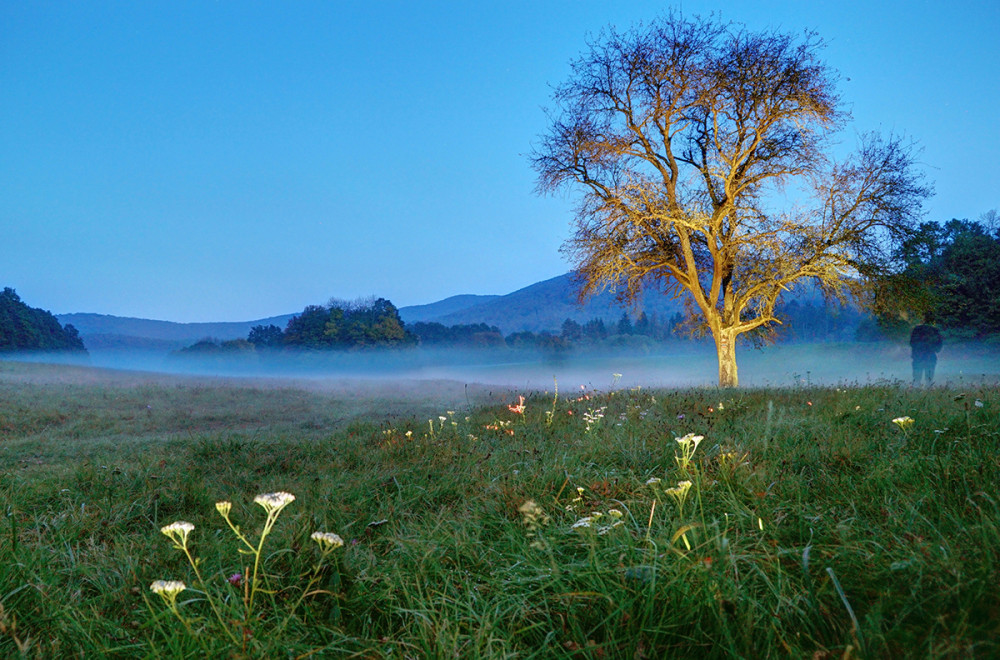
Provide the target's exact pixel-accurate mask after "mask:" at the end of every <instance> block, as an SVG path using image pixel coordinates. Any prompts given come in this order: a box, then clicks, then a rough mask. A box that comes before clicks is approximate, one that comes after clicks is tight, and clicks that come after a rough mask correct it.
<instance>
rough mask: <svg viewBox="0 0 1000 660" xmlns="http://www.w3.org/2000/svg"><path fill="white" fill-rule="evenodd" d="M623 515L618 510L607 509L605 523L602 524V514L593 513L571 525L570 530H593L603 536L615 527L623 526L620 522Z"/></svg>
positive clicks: (598, 512)
mask: <svg viewBox="0 0 1000 660" xmlns="http://www.w3.org/2000/svg"><path fill="white" fill-rule="evenodd" d="M624 515H625V514H623V513H622V512H621V510H620V509H608V513H607V522H604V514H603V513H601V512H600V511H593V512H591V514H590V515H589V516H584V517H582V518H580V519H579V520H577V521H576V522H575V523H573V525H572V526H571V527H570V529H593V530H595V531H596V532H597V534H598V535H599V536H604V535H605V534H607V533H608V532H610V531H611V530H612V529H614V528H615V527H619V526H621V525H623V524H625V523H624V522H623V520H622V518H623V517H624Z"/></svg>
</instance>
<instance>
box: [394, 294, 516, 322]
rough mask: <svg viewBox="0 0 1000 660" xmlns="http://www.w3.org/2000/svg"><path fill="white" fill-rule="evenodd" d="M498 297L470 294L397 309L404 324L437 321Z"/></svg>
mask: <svg viewBox="0 0 1000 660" xmlns="http://www.w3.org/2000/svg"><path fill="white" fill-rule="evenodd" d="M500 297H501V296H476V295H472V294H463V295H459V296H452V297H450V298H445V299H444V300H439V301H437V302H433V303H429V304H427V305H410V306H409V307H401V308H400V309H399V316H400V317H401V318H402V319H403V321H404V322H405V323H419V322H421V321H425V322H427V321H436V320H437V319H439V318H441V317H443V316H447V315H448V314H455V313H458V312H461V311H464V310H466V309H469V308H470V307H475V306H476V305H482V304H485V303H488V302H491V301H493V300H496V299H497V298H500Z"/></svg>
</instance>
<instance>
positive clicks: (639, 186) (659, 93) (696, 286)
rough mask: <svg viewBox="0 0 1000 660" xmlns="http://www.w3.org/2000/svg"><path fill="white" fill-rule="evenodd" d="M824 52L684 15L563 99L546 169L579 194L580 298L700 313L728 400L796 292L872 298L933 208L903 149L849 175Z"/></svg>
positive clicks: (864, 157)
mask: <svg viewBox="0 0 1000 660" xmlns="http://www.w3.org/2000/svg"><path fill="white" fill-rule="evenodd" d="M821 50H822V43H821V42H820V41H819V40H818V39H817V38H816V37H815V35H812V34H811V33H806V34H804V35H803V36H802V37H801V38H795V37H794V36H791V35H788V34H783V33H780V32H776V31H764V32H752V31H750V30H748V29H746V28H745V27H742V26H739V25H733V24H721V23H718V22H716V21H714V20H712V19H702V18H695V19H687V18H684V17H683V16H681V15H679V14H671V15H668V16H665V17H663V18H661V19H659V20H657V21H654V22H652V23H650V24H645V25H639V26H638V27H635V28H633V29H631V30H630V31H628V32H618V31H616V30H614V29H608V30H606V31H605V32H603V33H602V34H601V35H600V36H599V37H597V38H596V39H595V40H593V41H592V42H591V43H590V44H589V48H588V49H587V51H586V52H585V53H584V54H583V55H582V56H581V57H580V58H579V59H577V60H576V61H575V62H573V63H572V73H571V75H570V77H569V79H568V80H567V81H566V82H565V83H563V84H562V85H561V86H559V87H557V88H556V90H555V95H554V99H555V104H556V107H555V109H554V110H553V111H552V112H551V120H552V124H551V128H550V130H549V131H548V132H547V133H546V134H545V135H544V136H542V138H541V139H540V142H539V144H538V145H537V146H536V148H535V150H534V153H533V154H532V162H533V164H534V167H535V169H536V170H537V172H538V174H539V189H540V190H541V191H543V192H552V191H557V190H562V189H565V188H570V189H572V190H575V191H578V192H580V193H581V194H580V197H579V204H578V207H577V213H576V216H575V232H574V234H573V236H572V237H571V238H570V239H569V240H568V241H567V243H566V245H565V246H564V251H565V252H566V253H568V254H569V256H570V258H571V259H572V260H573V262H574V263H575V267H576V272H577V275H578V279H579V282H580V284H581V285H582V286H581V297H586V296H589V295H591V294H594V293H596V292H598V291H601V290H605V289H610V290H613V291H615V292H616V293H617V294H618V296H619V298H620V299H622V300H623V301H634V300H636V298H637V296H638V295H639V294H640V292H641V291H642V290H643V289H645V288H648V287H653V288H655V289H658V290H661V291H663V292H664V293H665V294H668V295H674V296H683V295H686V296H687V307H688V310H689V313H690V317H691V319H692V320H693V321H695V323H696V325H697V327H699V328H700V329H701V330H703V331H706V332H709V333H711V335H712V337H713V338H714V340H715V345H716V349H717V351H718V356H719V384H720V385H721V386H726V387H730V386H736V385H737V384H738V379H737V370H736V341H737V338H738V337H739V336H740V335H743V334H744V333H748V332H753V334H754V335H759V334H760V333H761V332H762V331H766V330H768V328H770V327H771V326H772V325H773V324H775V323H779V322H780V321H779V319H778V318H776V317H775V305H776V303H777V302H778V298H779V296H780V294H781V293H782V292H784V291H787V290H790V289H792V288H794V287H795V286H796V285H799V284H803V283H805V282H806V281H811V282H812V283H814V284H816V285H818V286H819V287H820V288H821V289H822V290H823V292H824V293H826V294H828V295H833V296H836V297H840V298H843V297H844V296H847V295H850V294H858V295H861V296H863V294H864V292H866V291H869V292H870V291H871V290H872V286H873V285H874V284H875V283H876V282H878V281H879V280H880V278H882V277H883V276H885V275H887V274H888V273H890V272H891V270H892V268H893V267H894V263H893V261H892V253H893V247H894V246H895V245H896V244H897V243H898V242H899V240H901V239H902V238H903V237H904V236H906V235H907V233H908V232H909V231H910V229H911V227H912V226H913V225H914V224H915V223H916V222H917V221H918V220H919V216H920V213H921V203H922V201H923V199H924V198H925V197H926V196H927V195H928V194H930V191H929V188H928V187H926V186H925V185H924V184H923V179H922V176H921V175H920V173H919V172H918V171H917V170H916V168H915V158H914V152H913V149H912V147H910V146H909V145H907V144H905V143H903V142H902V141H901V140H900V139H898V138H895V137H892V136H890V137H887V138H883V137H880V136H877V135H865V136H862V137H861V138H860V145H859V147H858V149H857V151H856V153H854V154H853V155H851V156H848V157H846V158H844V159H836V158H834V157H833V152H834V148H833V147H834V145H833V142H832V138H833V136H834V135H835V134H836V133H837V132H838V131H839V130H840V129H841V128H842V127H843V126H844V124H845V122H846V120H847V119H848V117H847V113H846V112H845V111H844V110H843V109H842V107H841V101H840V99H839V97H838V96H837V92H836V76H835V74H834V73H833V72H831V71H830V69H829V68H827V67H826V66H825V65H824V64H823V63H822V62H821V61H820V60H819V58H818V55H819V52H820V51H821ZM859 299H865V298H863V297H861V298H859Z"/></svg>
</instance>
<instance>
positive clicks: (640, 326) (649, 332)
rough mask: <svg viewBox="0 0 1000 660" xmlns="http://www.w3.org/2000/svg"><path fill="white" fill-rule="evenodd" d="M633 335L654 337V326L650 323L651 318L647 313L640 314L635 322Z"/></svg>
mask: <svg viewBox="0 0 1000 660" xmlns="http://www.w3.org/2000/svg"><path fill="white" fill-rule="evenodd" d="M633 334H636V335H644V336H646V337H652V336H653V324H652V323H651V322H650V320H649V317H648V316H646V312H639V316H638V318H636V320H635V327H634V328H633Z"/></svg>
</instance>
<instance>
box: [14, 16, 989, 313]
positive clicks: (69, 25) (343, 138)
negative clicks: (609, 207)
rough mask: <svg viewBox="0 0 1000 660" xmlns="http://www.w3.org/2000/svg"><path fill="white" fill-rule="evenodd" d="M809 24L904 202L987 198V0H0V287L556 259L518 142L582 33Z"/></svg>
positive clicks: (116, 291) (223, 295)
mask: <svg viewBox="0 0 1000 660" xmlns="http://www.w3.org/2000/svg"><path fill="white" fill-rule="evenodd" d="M671 6H673V7H679V8H681V9H682V10H683V11H684V12H685V13H688V14H708V13H711V12H712V11H716V10H718V9H720V8H721V9H722V17H723V18H724V19H727V20H734V21H739V22H743V23H746V24H747V25H748V26H750V27H751V28H755V29H759V28H764V27H779V28H781V29H783V30H785V31H789V32H800V31H802V30H804V29H807V28H810V29H814V30H816V31H817V32H818V33H819V34H820V36H822V37H823V38H824V39H825V40H826V41H827V43H828V48H827V50H826V60H827V62H828V63H829V64H831V65H832V66H833V67H834V68H836V69H837V70H838V71H839V72H840V74H841V76H842V79H841V84H840V91H841V93H842V95H843V98H844V100H845V101H846V102H847V104H848V107H850V109H851V110H852V113H853V116H854V122H853V123H852V124H851V126H850V128H849V130H848V132H847V133H846V134H845V136H844V138H845V141H847V142H850V141H852V140H853V138H854V135H855V134H856V133H859V132H862V131H867V130H872V129H876V130H882V131H884V132H890V131H891V132H895V133H897V134H905V135H906V136H909V137H912V138H913V139H914V140H916V141H917V142H918V143H919V144H920V145H921V146H922V147H923V154H922V158H921V160H922V162H923V164H924V166H925V171H926V173H927V176H928V178H929V180H930V181H932V182H933V183H934V187H935V189H936V192H937V194H936V196H935V197H934V198H933V199H931V200H930V202H929V204H928V205H927V210H928V219H934V220H946V219H949V218H952V217H960V218H970V219H975V218H977V217H978V216H979V215H981V214H982V213H984V212H986V211H988V210H990V209H993V208H1000V192H998V190H1000V186H998V182H1000V127H998V124H997V117H1000V75H998V74H997V72H996V71H997V66H998V62H997V60H998V55H1000V46H998V43H1000V42H998V41H997V35H998V34H1000V3H995V2H990V1H986V0H984V1H983V2H962V1H958V2H948V3H944V2H940V1H935V2H923V1H921V0H911V1H909V2H853V1H850V0H844V1H840V2H809V1H808V0H798V1H787V2H786V1H778V0H771V1H767V0H765V1H759V2H741V1H735V2H734V1H730V2H727V3H725V5H724V7H723V6H722V5H721V3H712V2H680V3H675V4H673V5H671V4H667V3H663V2H644V1H641V0H636V1H631V2H627V3H626V2H609V1H608V0H603V1H590V0H575V1H568V0H567V1H559V2H546V1H545V0H535V1H534V2H520V1H519V0H508V1H505V2H491V1H486V0H484V1H482V2H471V1H469V2H419V1H415V0H410V1H409V2H378V1H371V0H369V1H368V2H353V1H351V2H346V1H345V2H333V1H331V2H306V1H287V2H277V1H275V2H249V1H245V2H224V1H219V2H208V1H207V0H206V1H201V2H178V1H171V2H137V3H129V2H40V1H15V0H3V1H2V2H0V232H2V233H0V286H12V287H14V288H15V289H17V291H18V293H19V294H20V295H21V297H22V299H24V300H25V301H26V302H27V303H28V304H30V305H32V306H36V307H43V308H45V309H49V310H51V311H53V312H55V313H66V312H98V313H104V314H115V315H119V316H137V317H144V318H156V319H165V320H173V321H235V320H252V319H257V318H262V317H266V316H270V315H276V314H283V313H288V312H295V311H300V310H301V309H302V308H303V307H304V306H305V305H307V304H317V303H323V302H325V301H326V300H327V299H329V298H330V297H332V296H336V297H339V298H354V297H358V296H363V295H370V294H375V295H378V296H382V297H386V298H389V299H390V300H392V301H393V302H395V303H396V304H397V305H400V306H404V305H413V304H422V303H428V302H433V301H435V300H439V299H441V298H445V297H447V296H450V295H454V294H458V293H508V292H510V291H513V290H516V289H518V288H521V287H523V286H526V285H528V284H531V283H533V282H536V281H538V280H542V279H546V278H549V277H553V276H555V275H559V274H561V273H563V272H566V271H567V270H569V268H570V264H568V263H567V262H566V261H565V260H564V258H563V257H562V256H561V255H560V253H559V251H558V250H559V247H560V245H561V244H562V242H563V241H564V240H565V239H566V238H567V237H568V236H569V232H570V223H571V219H572V215H571V207H572V200H571V199H570V198H568V197H556V198H551V197H539V196H537V195H536V194H534V192H533V189H534V185H535V181H534V173H533V171H532V170H531V168H530V166H529V164H528V159H527V154H528V153H529V152H530V150H531V146H532V144H533V142H534V140H535V139H536V138H537V136H539V135H540V134H541V133H543V132H544V131H545V130H546V127H547V126H546V116H545V114H544V112H543V108H544V107H545V106H547V105H550V95H551V86H552V85H555V84H558V83H560V82H562V81H563V80H564V79H565V78H566V76H567V74H568V70H569V69H568V63H569V62H570V60H571V59H573V58H574V57H576V56H577V55H579V54H580V53H581V51H582V50H583V49H584V46H585V42H586V38H587V36H588V34H595V33H597V32H599V31H600V30H601V28H602V27H605V26H607V25H609V24H615V25H617V26H618V27H619V28H625V27H627V26H629V25H631V24H632V23H634V22H636V21H639V20H643V19H651V18H654V17H656V16H657V15H659V14H661V13H662V12H664V11H665V10H666V9H667V8H668V7H671Z"/></svg>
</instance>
